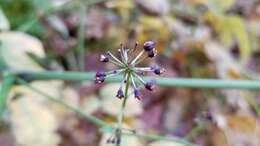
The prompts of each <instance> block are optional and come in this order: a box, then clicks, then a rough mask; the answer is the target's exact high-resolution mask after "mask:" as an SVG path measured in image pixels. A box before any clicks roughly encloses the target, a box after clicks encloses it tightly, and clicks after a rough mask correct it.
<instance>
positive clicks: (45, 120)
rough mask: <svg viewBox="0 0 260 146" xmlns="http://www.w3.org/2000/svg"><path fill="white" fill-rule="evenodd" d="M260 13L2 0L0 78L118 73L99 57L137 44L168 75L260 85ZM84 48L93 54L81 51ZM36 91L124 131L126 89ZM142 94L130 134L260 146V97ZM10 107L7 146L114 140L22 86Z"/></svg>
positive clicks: (204, 1)
mask: <svg viewBox="0 0 260 146" xmlns="http://www.w3.org/2000/svg"><path fill="white" fill-rule="evenodd" d="M82 6H84V7H85V8H86V10H85V11H82ZM259 10H260V3H259V1H257V0H1V1H0V56H1V57H0V70H1V71H5V70H9V71H10V70H11V71H44V70H50V71H79V70H81V68H80V65H81V64H82V63H83V65H84V71H96V70H99V69H105V68H110V67H111V66H109V65H104V64H101V63H98V57H99V54H100V52H104V51H105V50H111V51H117V49H118V48H119V47H120V44H121V43H123V44H126V47H133V46H134V44H135V42H136V41H138V42H139V47H138V49H142V44H143V42H144V41H146V40H154V41H156V43H157V49H158V58H157V60H156V61H155V62H152V61H151V60H147V61H145V62H144V64H146V65H150V64H154V63H155V64H160V66H164V67H165V68H166V72H165V76H168V77H198V78H219V79H227V80H230V79H253V80H257V79H259V77H260V76H259V73H260V60H259V57H260V49H259V47H260V46H259V42H260V41H259V39H260V11H259ZM82 12H83V14H84V15H82ZM83 17H84V18H83ZM80 25H81V26H82V28H81V29H79V27H80ZM81 42H83V45H82V44H81V45H82V46H84V47H83V52H85V53H82V52H79V51H78V48H79V43H81ZM81 53H82V54H81ZM82 56H83V60H82ZM1 76H3V74H1ZM24 78H25V79H26V77H24ZM0 84H2V81H0ZM30 85H33V86H35V87H37V88H38V89H39V90H42V91H44V92H46V93H48V94H50V95H52V96H55V98H57V99H60V100H62V101H64V102H66V103H68V104H70V105H71V106H73V107H76V108H78V109H80V110H82V111H83V112H85V113H90V114H93V115H95V116H97V117H99V118H102V119H103V120H105V121H106V122H108V123H111V124H114V123H115V122H116V118H117V117H116V116H117V114H118V111H119V109H120V102H121V100H119V99H116V98H115V97H114V96H115V93H116V89H117V87H118V84H109V85H105V86H99V85H96V84H93V83H92V82H82V83H74V82H68V81H66V82H65V81H45V82H42V81H35V82H31V83H30ZM142 92H143V95H144V96H143V97H142V99H141V101H136V100H135V99H134V98H131V99H130V100H129V103H128V104H127V107H126V113H125V114H126V119H125V127H127V128H129V129H135V130H136V131H137V132H140V133H147V134H161V135H169V136H176V137H180V138H186V139H187V140H189V141H192V142H193V143H195V144H198V145H202V146H211V145H212V146H234V145H246V146H259V145H260V141H259V137H260V127H259V125H260V124H259V114H260V113H259V111H260V110H259V109H260V100H259V99H260V97H259V93H258V92H257V91H245V90H233V89H232V90H231V89H230V90H227V89H222V90H206V89H175V88H170V89H169V88H160V87H158V88H157V89H156V91H155V92H153V93H152V94H151V93H148V92H146V91H142ZM7 105H8V108H9V112H8V113H6V115H5V116H4V117H5V118H4V119H2V120H1V121H0V122H1V126H0V145H1V146H10V145H21V146H47V145H48V146H57V145H60V146H70V145H73V146H85V145H91V146H98V145H100V146H103V145H107V144H106V140H107V139H108V138H109V137H111V135H110V134H107V133H106V134H101V133H100V132H99V130H98V128H97V127H96V126H95V125H93V124H91V123H90V122H89V121H87V120H85V119H82V118H81V117H79V116H78V115H76V114H75V113H72V112H71V111H69V110H67V109H65V108H63V107H61V106H59V105H56V104H54V103H52V102H51V101H48V100H47V99H45V98H43V97H42V96H40V95H38V94H35V93H33V92H32V91H30V90H29V89H28V88H26V87H23V86H19V85H15V87H14V88H13V89H12V91H11V94H10V96H9V97H8V99H7ZM2 123H4V124H2ZM2 125H3V126H2ZM201 125H202V126H201ZM198 127H199V128H198ZM123 140H124V142H123V143H124V146H127V145H131V146H132V145H135V146H144V145H148V146H159V145H165V146H182V144H179V143H175V142H167V141H146V140H144V139H142V138H136V137H130V136H129V137H128V136H125V137H123Z"/></svg>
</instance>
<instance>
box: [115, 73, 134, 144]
mask: <svg viewBox="0 0 260 146" xmlns="http://www.w3.org/2000/svg"><path fill="white" fill-rule="evenodd" d="M130 76H131V75H130V73H128V74H127V78H126V86H125V92H124V94H125V96H124V99H123V102H122V106H121V110H120V113H119V117H118V133H116V136H117V139H119V140H121V137H122V131H121V129H122V124H123V119H124V112H125V107H126V101H127V99H128V90H129V85H130ZM116 145H117V146H120V145H121V142H120V143H116Z"/></svg>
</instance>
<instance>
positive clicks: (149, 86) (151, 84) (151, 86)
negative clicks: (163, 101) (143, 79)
mask: <svg viewBox="0 0 260 146" xmlns="http://www.w3.org/2000/svg"><path fill="white" fill-rule="evenodd" d="M145 88H146V89H147V90H150V91H152V90H153V89H154V88H155V80H151V81H148V82H147V83H146V84H145Z"/></svg>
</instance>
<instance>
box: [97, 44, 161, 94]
mask: <svg viewBox="0 0 260 146" xmlns="http://www.w3.org/2000/svg"><path fill="white" fill-rule="evenodd" d="M155 45H156V44H155V42H154V41H146V42H145V43H144V44H143V46H142V48H141V49H140V47H139V45H138V43H136V44H135V47H134V48H131V49H129V48H125V47H124V46H123V45H121V48H120V49H118V53H119V54H118V56H119V57H116V55H113V54H112V53H111V52H110V51H108V52H107V53H105V54H102V55H100V61H101V62H104V63H112V64H114V65H115V66H116V67H117V69H116V70H112V71H108V72H104V71H98V72H97V73H96V80H95V81H96V83H103V82H104V81H105V79H106V78H109V77H112V76H115V75H120V74H121V75H123V80H122V81H121V84H120V87H119V89H118V91H117V94H116V97H118V98H120V99H121V98H124V96H125V94H124V91H123V89H122V88H123V86H124V84H126V82H127V81H129V82H131V86H132V87H133V89H134V96H135V98H137V99H140V98H141V92H140V88H141V87H143V86H144V87H145V88H146V89H147V90H149V91H152V90H153V89H154V87H155V81H154V80H150V81H147V82H145V81H144V80H143V78H142V75H143V74H144V72H153V73H154V74H156V75H161V74H162V73H163V72H164V69H163V68H160V67H159V66H150V67H138V64H139V63H140V62H142V61H143V60H144V59H146V58H154V57H155V56H156V54H157V50H156V48H155ZM135 54H136V55H135Z"/></svg>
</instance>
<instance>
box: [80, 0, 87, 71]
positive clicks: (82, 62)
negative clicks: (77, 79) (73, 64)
mask: <svg viewBox="0 0 260 146" xmlns="http://www.w3.org/2000/svg"><path fill="white" fill-rule="evenodd" d="M79 5H80V9H79V13H80V25H79V29H78V40H79V46H78V64H79V70H80V71H84V70H85V41H84V40H85V22H86V21H85V20H86V12H87V6H85V4H83V3H81V2H79Z"/></svg>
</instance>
